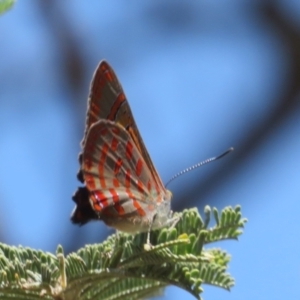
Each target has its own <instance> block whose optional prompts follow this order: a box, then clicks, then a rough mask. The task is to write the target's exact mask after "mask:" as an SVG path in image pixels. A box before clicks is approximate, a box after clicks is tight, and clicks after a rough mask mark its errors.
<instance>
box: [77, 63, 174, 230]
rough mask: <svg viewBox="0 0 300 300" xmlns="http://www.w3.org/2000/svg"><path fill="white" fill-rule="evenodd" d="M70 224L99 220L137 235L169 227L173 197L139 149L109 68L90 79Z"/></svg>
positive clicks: (130, 118)
mask: <svg viewBox="0 0 300 300" xmlns="http://www.w3.org/2000/svg"><path fill="white" fill-rule="evenodd" d="M81 144H82V153H81V154H80V155H79V162H80V170H79V173H78V175H77V177H78V179H79V180H80V181H81V182H82V183H84V184H85V187H80V188H78V190H77V191H76V193H75V195H74V196H73V200H74V201H75V203H76V207H75V209H74V211H73V213H72V216H71V220H72V221H73V223H79V224H81V225H83V224H85V223H87V222H88V221H89V220H93V219H96V220H102V221H103V222H104V223H105V224H107V225H108V226H111V227H114V228H115V229H118V230H121V231H124V232H129V233H135V232H144V231H150V230H151V229H155V228H160V227H163V226H165V225H167V224H168V223H169V222H172V221H171V220H172V212H171V209H170V201H171V197H172V195H171V192H170V191H168V190H167V189H166V188H165V186H164V185H163V183H162V181H161V179H160V177H159V175H158V173H157V171H156V169H155V167H154V165H153V163H152V161H151V159H150V156H149V154H148V152H147V149H146V147H145V145H144V143H143V140H142V138H141V136H140V133H139V131H138V129H137V126H136V123H135V121H134V118H133V116H132V112H131V109H130V107H129V104H128V101H127V99H126V97H125V94H124V92H123V89H122V87H121V85H120V83H119V81H118V79H117V77H116V75H115V73H114V71H113V70H112V68H111V67H110V66H109V65H108V63H107V62H105V61H102V62H100V64H99V66H98V68H97V69H96V72H95V74H94V77H93V80H92V83H91V88H90V95H89V99H88V110H87V118H86V128H85V133H84V137H83V140H82V142H81Z"/></svg>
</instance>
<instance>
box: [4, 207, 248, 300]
mask: <svg viewBox="0 0 300 300" xmlns="http://www.w3.org/2000/svg"><path fill="white" fill-rule="evenodd" d="M240 210H241V209H240V207H236V208H231V207H226V208H225V209H224V210H223V211H222V212H221V213H220V214H219V212H218V211H217V210H216V209H215V208H214V209H213V210H212V209H211V208H210V207H208V206H206V207H205V218H204V220H205V221H202V218H201V216H200V215H199V213H198V210H197V209H195V208H194V209H190V210H184V211H183V212H182V213H180V214H175V215H176V216H178V217H179V218H180V220H179V222H178V223H177V224H176V226H175V227H174V228H162V229H160V230H156V231H153V232H151V235H150V241H151V246H150V245H148V244H147V247H145V242H146V239H147V233H140V234H136V235H129V234H125V233H118V235H116V234H114V235H111V236H110V237H108V238H107V239H106V241H104V242H103V243H101V244H94V245H86V246H85V247H83V248H81V249H80V250H78V251H77V252H76V253H70V254H69V255H67V256H65V255H64V251H63V248H62V246H60V245H59V246H58V248H57V251H56V255H53V254H51V253H47V252H42V251H37V250H34V249H29V248H23V247H21V246H19V247H13V246H8V245H4V244H0V299H19V300H23V299H24V300H25V299H26V300H29V299H40V297H41V296H42V297H43V299H55V300H61V299H64V300H69V299H70V300H71V299H72V300H74V299H78V300H85V299H102V300H108V299H110V300H111V299H114V300H116V299H121V300H125V299H146V298H149V297H152V296H157V295H161V294H162V293H163V290H164V288H165V287H166V286H168V285H175V286H178V287H180V288H182V289H184V290H186V291H187V292H189V293H191V294H192V295H193V296H194V297H195V298H196V299H200V294H201V293H202V292H203V287H202V285H203V284H210V285H215V286H217V287H221V288H224V289H227V290H229V289H230V288H231V287H232V286H233V285H234V280H233V278H232V277H231V276H230V275H229V274H228V273H227V269H228V264H229V262H230V256H229V255H228V254H227V253H226V252H225V251H224V250H221V249H213V248H204V247H205V246H207V245H209V244H210V243H212V242H215V241H220V240H224V239H236V238H237V236H238V235H240V234H241V233H242V228H243V226H244V224H245V223H246V219H242V218H241V211H240ZM211 215H213V217H214V218H215V223H216V225H215V226H214V227H212V228H209V227H208V226H209V221H210V218H211Z"/></svg>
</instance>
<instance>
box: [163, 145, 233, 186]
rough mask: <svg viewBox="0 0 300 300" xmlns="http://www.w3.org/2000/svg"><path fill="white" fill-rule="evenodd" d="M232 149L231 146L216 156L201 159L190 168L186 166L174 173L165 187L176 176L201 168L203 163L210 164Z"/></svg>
mask: <svg viewBox="0 0 300 300" xmlns="http://www.w3.org/2000/svg"><path fill="white" fill-rule="evenodd" d="M232 151H233V148H232V147H231V148H229V149H228V150H226V151H225V152H223V153H222V154H221V155H218V156H215V157H211V158H208V159H206V160H203V161H201V162H199V163H197V164H195V165H193V166H191V167H188V168H186V169H184V170H182V171H180V172H179V173H177V174H175V175H174V176H173V177H172V178H171V179H170V180H169V181H168V182H167V183H166V185H165V187H167V186H168V185H169V184H170V182H172V181H173V180H174V179H175V178H177V177H179V176H181V175H183V174H185V173H187V172H190V171H193V170H195V169H197V168H199V167H201V166H203V165H206V164H208V163H210V162H212V161H214V160H217V159H220V158H222V157H224V156H225V155H227V154H228V153H230V152H232Z"/></svg>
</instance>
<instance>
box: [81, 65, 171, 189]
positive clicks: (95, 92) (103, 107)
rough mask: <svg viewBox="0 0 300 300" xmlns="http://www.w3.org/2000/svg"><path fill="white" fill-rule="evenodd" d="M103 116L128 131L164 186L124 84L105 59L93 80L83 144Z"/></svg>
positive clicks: (156, 178) (156, 184)
mask: <svg viewBox="0 0 300 300" xmlns="http://www.w3.org/2000/svg"><path fill="white" fill-rule="evenodd" d="M100 119H106V120H110V121H113V122H116V123H118V124H119V125H121V126H122V127H124V128H125V129H126V130H127V131H128V132H129V134H130V135H131V137H132V139H133V141H134V143H135V145H136V146H137V148H138V149H139V151H140V152H141V155H142V156H143V157H144V159H145V162H146V164H147V165H148V168H149V170H150V171H151V174H152V176H153V177H154V180H155V186H156V188H157V189H165V187H164V185H163V183H162V181H161V179H160V176H159V175H158V173H157V171H156V169H155V167H154V165H153V163H152V161H151V159H150V156H149V154H148V151H147V149H146V147H145V145H144V142H143V140H142V138H141V135H140V133H139V131H138V128H137V126H136V123H135V120H134V118H133V115H132V112H131V109H130V106H129V103H128V101H127V99H126V96H125V94H124V91H123V89H122V86H121V84H120V82H119V80H118V78H117V76H116V74H115V72H114V71H113V69H112V68H111V67H110V66H109V64H108V63H107V62H105V61H102V62H101V63H100V64H99V66H98V68H97V69H96V71H95V74H94V77H93V80H92V83H91V89H90V95H89V100H88V112H87V122H86V128H85V134H84V138H83V141H82V145H84V143H85V139H86V135H87V132H88V130H89V128H90V126H91V125H92V124H93V123H95V122H97V121H98V120H100Z"/></svg>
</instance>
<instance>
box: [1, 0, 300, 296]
mask: <svg viewBox="0 0 300 300" xmlns="http://www.w3.org/2000/svg"><path fill="white" fill-rule="evenodd" d="M269 2H270V1H255V0H252V1H247V0H228V1H218V0H208V1H207V0H206V1H202V0H200V1H194V0H185V1H179V0H165V1H160V0H144V1H136V0H135V1H133V0H131V1H126V2H124V1H117V0H111V1H96V0H91V1H89V2H84V1H78V0H74V1H34V0H28V1H19V2H17V3H16V5H15V6H14V8H13V9H12V10H11V11H9V12H8V13H6V14H4V15H2V16H1V17H0V36H1V39H0V49H1V57H0V157H1V163H0V164H1V165H0V166H1V167H0V237H1V241H2V242H5V243H8V244H11V245H19V244H21V245H23V246H30V247H34V248H38V249H43V250H46V251H51V252H54V251H55V249H56V247H57V245H58V244H62V245H63V246H64V247H65V249H66V251H75V250H77V249H78V248H80V247H82V246H84V245H85V244H86V243H94V242H100V241H102V240H103V239H104V238H105V236H106V235H107V234H110V233H112V232H113V231H112V230H111V229H109V228H107V227H105V225H104V224H102V223H100V222H96V223H93V224H88V225H86V226H84V227H82V228H79V227H76V226H74V225H72V224H71V223H70V221H69V216H70V213H71V211H72V209H73V207H74V204H73V202H72V200H71V196H72V194H73V193H74V191H75V190H76V188H77V186H78V185H79V182H78V181H77V179H76V173H77V170H78V161H77V155H78V153H79V151H80V147H79V142H80V140H81V138H82V136H83V129H84V121H85V120H84V119H85V113H86V100H87V95H88V88H89V83H90V80H91V78H92V74H93V72H94V69H95V68H96V66H97V65H98V62H99V61H100V60H101V59H104V58H105V59H106V60H107V61H108V62H109V63H110V64H111V65H112V66H113V68H114V69H115V71H116V73H117V75H118V77H119V79H120V81H121V83H122V85H123V88H124V90H125V93H126V95H127V97H128V99H129V102H130V105H131V108H132V110H133V114H134V116H135V119H136V122H137V124H138V126H139V129H140V132H141V134H142V136H143V138H144V141H145V143H146V145H147V147H148V150H149V153H150V155H151V157H152V160H153V161H154V164H155V166H156V167H157V169H158V170H159V173H160V174H161V177H162V179H163V181H164V182H166V181H167V180H168V179H169V178H170V177H171V176H172V175H174V174H175V173H176V172H178V171H180V170H181V169H183V168H185V167H187V166H190V165H192V164H194V163H196V162H198V161H201V160H203V159H206V158H208V157H210V156H214V155H218V154H220V153H221V152H223V151H224V150H226V149H227V148H229V147H230V146H233V147H234V148H235V151H234V152H233V153H231V154H230V155H229V156H227V157H226V158H224V159H222V160H221V161H218V162H215V163H212V164H210V165H207V166H205V167H203V168H201V169H198V170H197V171H194V172H191V173H190V174H188V175H186V176H185V177H182V178H180V179H178V180H177V181H176V183H172V184H171V185H170V186H169V189H171V190H172V192H173V194H174V199H173V203H172V207H173V209H174V210H181V209H182V208H184V207H194V206H198V208H199V210H200V211H201V212H202V211H203V207H204V206H205V205H206V204H209V205H211V206H217V207H218V208H219V209H222V208H223V207H225V206H227V205H232V206H235V205H236V204H241V205H242V212H243V215H244V216H245V217H247V218H248V219H249V222H248V224H247V226H246V228H245V233H244V234H243V235H242V237H241V238H240V241H239V242H233V241H230V242H225V243H221V244H218V245H217V246H220V247H222V248H225V249H227V251H228V252H229V253H230V254H231V255H232V262H231V264H230V269H229V271H230V273H231V274H232V275H233V276H234V277H235V279H236V286H235V287H234V288H233V289H232V291H231V292H230V293H229V292H227V291H224V290H221V289H218V288H214V287H207V286H204V290H205V291H204V294H203V295H202V297H203V298H204V299H223V300H224V299H231V300H234V299H244V300H246V299H270V298H272V299H273V300H275V299H299V283H300V259H299V257H300V255H299V254H300V242H299V232H300V225H299V210H300V183H299V180H300V117H299V116H300V115H299V113H300V105H299V104H300V101H299V94H298V91H297V92H295V93H294V94H295V96H294V98H293V100H294V102H293V109H290V112H289V114H286V115H285V117H282V118H277V119H276V120H275V121H273V122H271V123H268V122H269V121H270V119H271V118H272V114H273V113H274V112H275V111H276V110H277V109H278V107H280V100H282V98H283V99H285V97H286V96H285V95H289V93H288V91H289V88H290V84H291V82H294V78H293V74H294V73H293V68H294V67H295V66H294V64H293V63H294V61H293V56H292V55H293V53H292V52H291V49H290V48H289V47H288V45H287V44H286V40H285V39H284V36H283V35H282V32H281V31H280V30H278V28H277V27H276V26H273V25H272V23H271V21H270V19H271V18H272V16H273V15H274V11H269V10H266V9H265V7H264V6H263V5H264V4H265V5H266V7H267V5H268V3H269ZM269 5H270V6H272V7H273V8H274V9H276V10H275V11H276V13H277V14H279V15H280V17H281V18H282V19H283V20H286V22H288V24H289V25H290V26H291V27H292V28H293V29H294V30H295V32H296V33H297V32H298V33H299V35H300V22H299V20H300V4H299V2H298V1H295V0H294V1H292V0H284V1H283V0H281V1H273V3H272V4H270V3H269ZM287 105H289V104H287ZM284 109H285V110H287V111H288V110H289V107H288V106H285V107H284ZM266 124H271V125H270V126H267V129H264V128H265V125H266ZM183 298H184V299H193V298H192V296H191V295H189V294H187V293H186V292H184V291H182V290H180V289H178V288H175V287H169V288H167V289H166V292H165V298H164V299H183Z"/></svg>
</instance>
